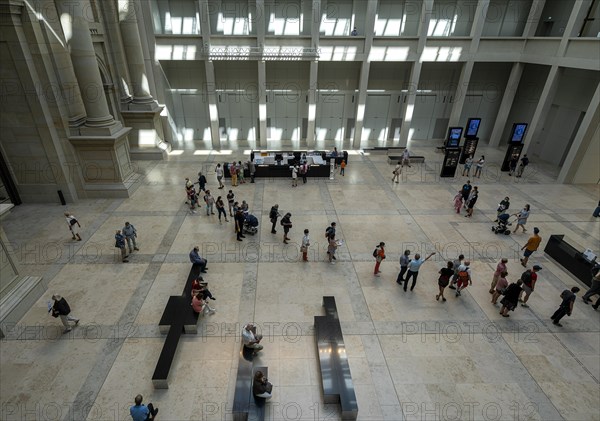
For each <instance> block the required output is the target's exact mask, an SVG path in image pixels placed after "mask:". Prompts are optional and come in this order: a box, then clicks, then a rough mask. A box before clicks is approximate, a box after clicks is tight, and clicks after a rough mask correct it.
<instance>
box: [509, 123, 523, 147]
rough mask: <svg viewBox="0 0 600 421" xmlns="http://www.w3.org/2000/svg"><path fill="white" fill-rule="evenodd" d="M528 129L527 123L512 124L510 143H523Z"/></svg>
mask: <svg viewBox="0 0 600 421" xmlns="http://www.w3.org/2000/svg"><path fill="white" fill-rule="evenodd" d="M526 130H527V123H515V124H513V126H512V130H511V132H510V143H523V139H524V138H525V131H526Z"/></svg>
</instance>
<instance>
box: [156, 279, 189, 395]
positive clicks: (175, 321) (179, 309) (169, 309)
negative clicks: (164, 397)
mask: <svg viewBox="0 0 600 421" xmlns="http://www.w3.org/2000/svg"><path fill="white" fill-rule="evenodd" d="M199 274H200V271H199V268H195V267H192V269H191V270H190V273H189V275H188V279H187V281H186V283H185V286H184V288H183V292H182V293H181V295H172V296H170V297H169V300H168V301H167V305H166V307H165V310H164V311H163V314H162V316H161V318H160V321H159V322H158V327H159V329H160V332H161V333H163V334H165V333H166V334H167V338H166V339H165V343H164V344H163V348H162V351H161V353H160V356H159V357H158V362H157V363H156V367H155V369H154V374H153V375H152V384H153V385H154V388H155V389H168V388H169V383H168V377H169V372H170V370H171V364H172V363H173V358H174V357H175V353H176V352H177V345H179V338H180V337H181V335H182V334H184V333H197V332H198V328H197V324H198V317H199V315H198V313H196V312H195V311H194V310H193V309H192V306H191V298H190V297H191V291H192V281H193V280H194V279H196V278H197V277H198V275H199Z"/></svg>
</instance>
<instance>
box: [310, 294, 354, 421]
mask: <svg viewBox="0 0 600 421" xmlns="http://www.w3.org/2000/svg"><path fill="white" fill-rule="evenodd" d="M323 307H325V314H326V315H325V316H315V318H314V320H315V335H316V341H315V342H316V344H317V354H318V356H319V368H320V370H321V386H322V388H323V402H324V403H326V404H327V403H339V404H340V406H341V408H342V419H344V420H355V419H356V417H357V416H358V403H357V401H356V393H355V392H354V384H353V383H352V375H351V373H350V365H349V364H348V356H347V355H346V347H345V345H344V337H343V334H342V327H341V325H340V321H339V318H338V313H337V307H336V304H335V298H334V297H323Z"/></svg>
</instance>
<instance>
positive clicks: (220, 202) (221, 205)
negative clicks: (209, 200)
mask: <svg viewBox="0 0 600 421" xmlns="http://www.w3.org/2000/svg"><path fill="white" fill-rule="evenodd" d="M215 205H216V207H217V213H218V214H219V224H222V222H221V215H223V216H224V217H225V222H229V219H227V212H226V211H225V203H224V202H223V199H222V198H221V196H218V197H217V200H216V202H215Z"/></svg>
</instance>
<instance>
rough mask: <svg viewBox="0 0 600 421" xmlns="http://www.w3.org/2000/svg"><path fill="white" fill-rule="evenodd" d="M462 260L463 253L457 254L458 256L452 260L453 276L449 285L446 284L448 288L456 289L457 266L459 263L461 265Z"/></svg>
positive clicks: (463, 258) (463, 257)
mask: <svg viewBox="0 0 600 421" xmlns="http://www.w3.org/2000/svg"><path fill="white" fill-rule="evenodd" d="M463 260H465V255H464V254H461V255H459V256H458V258H457V259H456V260H454V261H453V262H452V263H453V268H454V276H453V277H452V281H451V282H450V285H449V286H448V288H450V289H456V286H455V285H456V283H457V282H458V268H459V267H460V265H462V262H463Z"/></svg>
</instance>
